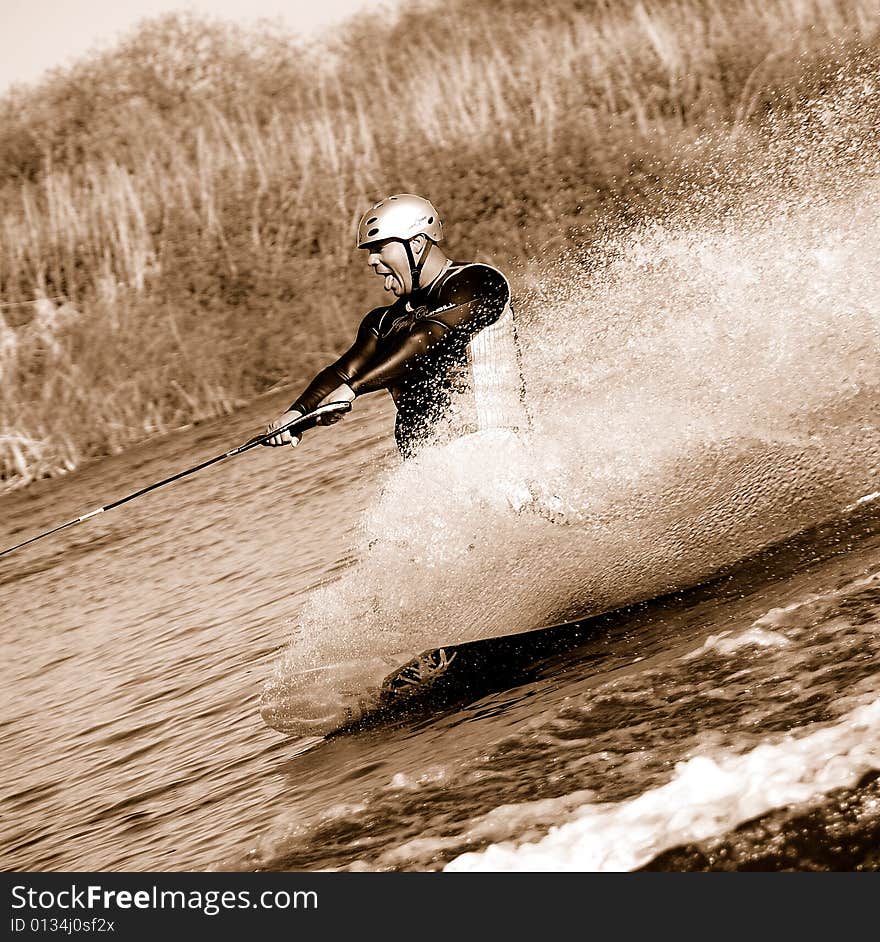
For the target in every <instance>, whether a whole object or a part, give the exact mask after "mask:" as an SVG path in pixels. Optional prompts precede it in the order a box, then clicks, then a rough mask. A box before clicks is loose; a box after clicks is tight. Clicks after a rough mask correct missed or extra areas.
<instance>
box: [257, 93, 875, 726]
mask: <svg viewBox="0 0 880 942" xmlns="http://www.w3.org/2000/svg"><path fill="white" fill-rule="evenodd" d="M851 105H852V103H851V102H850V103H849V106H851ZM841 107H842V106H841ZM811 133H812V132H811ZM836 133H838V134H842V133H843V131H841V130H840V128H839V127H838V131H837V132H836ZM856 139H858V140H860V139H861V138H854V140H856ZM871 140H873V138H872V137H870V136H868V142H869V143H870V141H871ZM833 143H834V146H833V147H830V145H829V147H830V149H831V150H832V151H833V152H834V153H837V152H838V150H839V148H838V146H837V142H836V139H835V142H833ZM865 146H866V147H867V145H865ZM829 147H824V148H823V147H819V146H817V147H815V148H814V149H813V151H810V150H809V149H807V150H806V151H805V150H804V149H803V148H800V149H798V148H794V152H795V153H796V154H802V153H806V154H807V155H808V157H811V158H812V160H813V161H814V162H815V161H819V162H820V163H821V164H822V168H823V170H822V172H821V173H820V172H818V171H817V170H816V171H815V172H814V170H815V168H814V165H813V163H810V162H809V160H808V158H803V157H798V158H797V160H795V161H794V163H793V164H792V163H791V162H789V163H788V164H786V167H785V172H784V174H783V173H782V172H781V171H779V170H778V168H776V169H774V165H773V161H770V164H769V165H767V166H765V167H764V171H763V172H764V174H765V175H764V176H763V177H761V178H760V184H761V185H760V186H756V187H753V189H752V190H751V191H748V192H745V193H744V195H743V196H742V199H741V200H740V203H739V205H738V207H737V208H736V210H735V211H733V210H731V209H730V208H729V207H724V209H723V211H722V210H721V209H719V208H718V207H717V206H716V207H714V208H713V206H712V203H711V200H708V199H707V201H706V206H705V207H704V209H703V211H702V213H701V214H700V215H698V218H693V216H690V217H689V218H687V219H686V220H679V221H675V220H672V221H667V222H666V223H665V224H664V225H662V226H660V225H655V226H649V227H645V228H643V229H641V230H639V231H638V232H636V233H634V234H631V235H630V236H628V237H626V238H623V239H616V240H612V239H609V240H607V241H606V242H605V243H603V244H601V245H599V246H594V247H593V248H592V249H591V257H590V263H589V265H584V264H583V263H582V262H580V261H574V260H570V261H569V262H567V263H564V264H561V265H560V266H558V267H557V269H556V270H555V271H554V272H553V273H552V274H550V275H547V276H545V278H544V279H543V281H542V282H541V284H539V285H538V286H537V287H536V289H535V291H534V292H533V297H532V298H531V300H530V303H529V304H528V306H527V309H522V310H521V312H520V313H521V320H520V323H521V329H520V335H521V341H522V344H523V368H524V371H525V373H526V383H527V388H528V393H529V399H528V404H529V407H530V411H531V413H532V416H533V420H534V424H533V429H532V431H531V432H530V433H529V434H528V436H526V438H525V439H524V440H517V439H516V437H514V436H509V435H507V436H505V435H503V434H502V435H497V434H489V435H478V436H474V437H473V438H471V439H464V440H462V441H460V442H454V443H452V445H450V446H447V447H443V448H434V449H428V450H426V451H424V452H423V453H422V454H421V455H420V456H418V457H417V458H416V459H414V460H413V461H411V462H407V463H406V465H403V466H401V467H399V468H396V469H394V470H393V471H391V472H390V473H388V474H386V476H385V478H384V480H382V481H381V483H380V486H379V490H378V492H377V495H376V499H375V502H374V504H373V506H372V508H371V509H370V510H369V511H368V512H367V514H366V515H365V517H364V519H363V520H362V521H361V527H360V541H359V546H358V548H357V556H358V560H359V561H358V562H357V563H356V564H355V565H354V566H353V567H352V569H350V570H349V571H348V572H347V573H346V574H345V575H344V576H343V577H342V578H341V579H340V580H339V581H338V582H336V583H334V584H332V585H330V586H327V587H325V588H322V589H320V590H318V591H316V592H315V593H314V594H313V595H312V596H311V597H310V599H309V601H308V602H307V604H306V606H305V608H304V610H303V611H302V613H301V616H300V618H299V624H298V625H297V626H296V628H295V630H294V637H293V641H292V644H291V646H290V648H289V650H288V651H287V652H286V653H285V655H284V656H283V658H282V659H281V660H280V662H279V663H278V665H277V666H276V671H275V674H274V676H273V678H272V679H271V680H270V681H269V682H268V684H267V686H266V689H265V691H264V696H263V702H264V717H265V718H266V720H267V722H268V723H270V725H272V726H276V727H278V728H282V729H290V730H297V731H300V730H302V729H304V728H307V727H303V725H302V722H301V721H302V720H303V719H304V718H309V717H311V718H312V719H314V720H315V726H313V727H312V730H313V731H320V729H321V727H322V724H325V723H327V722H336V720H335V719H333V720H328V717H331V716H332V717H337V714H338V710H339V707H340V704H347V707H346V709H350V710H353V711H354V713H355V714H356V713H358V712H361V711H362V710H364V709H368V708H369V704H370V702H371V698H372V697H373V696H374V693H375V687H376V685H377V684H378V683H379V682H380V681H381V679H382V678H383V677H384V676H385V675H386V674H387V673H388V672H389V671H390V670H392V669H393V668H394V667H396V666H398V665H399V664H400V663H402V661H404V660H406V659H408V658H409V657H412V656H413V655H415V654H417V653H418V652H420V651H422V650H424V649H426V648H430V647H434V646H440V645H449V644H454V643H460V642H464V641H468V640H474V639H478V638H486V637H493V636H497V635H501V634H508V633H513V632H519V631H526V630H530V629H533V628H537V627H541V626H543V625H546V624H553V623H555V622H559V621H562V620H567V619H573V618H575V617H581V616H584V615H588V614H592V613H596V612H600V611H607V610H609V609H613V608H617V607H620V606H622V605H625V604H629V603H632V602H635V601H638V600H641V599H647V598H651V597H654V596H656V595H659V594H662V593H665V592H668V591H671V590H674V589H677V588H683V587H685V586H689V585H693V584H695V583H698V582H700V581H702V580H705V579H706V578H707V577H709V576H710V575H712V573H714V572H716V571H717V570H718V569H719V568H721V567H723V566H725V565H728V564H730V563H733V562H735V561H737V560H739V559H742V558H745V557H747V556H749V555H751V554H753V553H755V552H756V551H758V550H759V549H761V548H762V547H765V546H767V545H769V544H771V543H775V542H777V541H779V540H782V539H784V538H786V537H788V536H790V535H792V534H794V533H796V532H798V531H800V530H802V529H804V528H805V527H807V526H810V525H811V524H814V523H816V522H818V521H821V520H823V519H827V518H829V517H832V516H834V515H836V514H839V513H841V512H842V511H843V510H844V508H846V507H847V506H848V505H851V504H852V502H853V501H855V500H857V499H858V498H860V497H861V496H862V495H864V494H867V493H869V492H872V491H876V489H877V477H878V474H877V469H878V467H880V429H878V426H877V421H876V416H877V415H878V414H880V358H878V356H877V338H878V337H880V268H878V266H877V264H876V260H877V258H880V230H878V227H877V225H876V220H877V219H878V218H880V176H878V174H877V169H878V168H877V166H876V163H877V159H876V148H874V149H873V150H866V151H865V154H867V155H868V156H865V155H859V159H858V160H854V159H853V153H852V148H850V149H849V150H848V151H847V152H846V161H845V166H843V167H841V166H840V165H839V163H838V164H837V165H835V164H834V163H833V162H829V160H828V159H827V158H828V155H827V151H828V149H829ZM871 154H874V156H873V157H871V156H870V155H871ZM799 160H800V161H804V160H806V161H807V163H805V164H804V163H801V164H799V163H798V161H799ZM756 172H757V171H756ZM773 173H776V174H777V175H778V180H777V178H775V177H774V176H772V174H773ZM768 175H769V176H768ZM792 180H795V181H796V182H797V185H796V186H793V185H792ZM775 182H778V183H779V186H775V185H774V184H775ZM783 184H784V185H783ZM719 205H720V204H719ZM534 482H538V486H539V488H540V489H541V491H542V493H541V495H540V499H541V500H543V501H544V502H545V503H547V504H552V505H553V506H554V507H555V508H556V509H557V511H558V519H557V521H556V522H554V521H552V520H549V519H545V517H543V516H541V515H540V514H535V513H530V512H528V511H527V510H526V511H523V510H522V509H521V507H522V500H521V498H517V497H515V496H513V497H512V495H517V494H520V495H521V493H522V489H523V486H524V484H529V483H531V484H534ZM517 508H520V509H517ZM560 521H561V522H560ZM304 672H305V673H304ZM306 704H307V706H305V705H306Z"/></svg>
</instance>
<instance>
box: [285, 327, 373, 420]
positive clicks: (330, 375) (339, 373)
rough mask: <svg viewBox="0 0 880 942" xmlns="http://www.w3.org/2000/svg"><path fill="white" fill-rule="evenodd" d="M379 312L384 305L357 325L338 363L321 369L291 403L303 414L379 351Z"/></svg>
mask: <svg viewBox="0 0 880 942" xmlns="http://www.w3.org/2000/svg"><path fill="white" fill-rule="evenodd" d="M379 313H381V309H379V310H378V311H370V313H369V314H368V315H367V316H366V317H365V318H364V320H363V321H362V323H361V326H360V327H359V328H358V332H357V337H356V339H355V342H354V343H353V344H352V345H351V347H349V349H348V350H346V351H345V353H343V354H342V356H341V357H340V358H339V359H338V360H337V361H336V362H335V363H331V364H330V366H327V367H325V368H324V369H323V370H321V372H320V373H318V375H317V376H316V377H315V378H314V379H313V380H312V381H311V382H310V383H309V385H308V386H307V387H306V388H305V389H304V390H303V392H302V393H301V394H300V396H299V398H298V399H297V400H296V401H295V402H294V403H293V404H292V405H291V406H290V409H291V410H293V409H296V410H297V411H299V412H302V413H303V414H305V413H306V412H311V411H312V410H313V409H314V408H315V407H316V406H317V405H318V403H319V402H320V401H321V400H322V399H323V398H324V397H325V396H326V395H327V394H328V393H331V392H333V390H334V389H336V387H337V386H341V385H342V384H343V383H348V384H349V385H351V384H352V382H353V380H354V377H355V376H357V375H358V374H359V373H360V372H362V371H363V370H364V368H365V367H367V365H368V364H369V362H370V360H371V359H372V358H373V357H374V356H375V355H376V348H377V345H378V342H379V335H378V332H377V329H376V326H375V325H376V319H377V314H379ZM352 388H354V387H352Z"/></svg>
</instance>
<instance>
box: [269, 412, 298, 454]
mask: <svg viewBox="0 0 880 942" xmlns="http://www.w3.org/2000/svg"><path fill="white" fill-rule="evenodd" d="M301 415H302V412H300V411H299V410H298V409H290V410H288V411H287V412H285V413H284V415H282V416H280V417H279V418H278V419H277V420H276V421H275V422H273V423H272V424H271V425H267V426H266V434H268V433H269V432H273V431H275V429H276V428H281V426H282V425H287V424H288V422H292V421H293V420H294V419H298V418H299V417H300V416H301ZM301 438H302V436H301V435H291V434H290V432H289V431H284V432H279V433H278V434H277V435H273V436H272V438H270V439H269V441H267V442H263V444H264V445H271V446H272V447H273V448H275V447H277V446H278V445H290V446H292V447H293V448H296V446H297V445H298V444H299V443H300V439H301Z"/></svg>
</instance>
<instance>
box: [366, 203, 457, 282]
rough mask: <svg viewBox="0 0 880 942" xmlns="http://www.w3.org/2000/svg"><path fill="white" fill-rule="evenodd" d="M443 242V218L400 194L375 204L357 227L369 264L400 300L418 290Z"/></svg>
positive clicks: (434, 210)
mask: <svg viewBox="0 0 880 942" xmlns="http://www.w3.org/2000/svg"><path fill="white" fill-rule="evenodd" d="M442 238H443V229H442V227H441V225H440V217H439V216H438V214H437V210H436V209H434V207H433V205H432V204H431V203H430V202H429V201H428V200H426V199H423V198H422V197H421V196H414V195H413V194H412V193H399V194H397V195H396V196H389V197H387V198H386V199H384V200H381V201H380V202H378V203H376V204H375V205H374V206H372V207H371V208H370V209H368V210H367V212H365V213H364V215H363V218H362V219H361V221H360V225H359V226H358V237H357V245H358V248H359V249H365V250H366V251H368V252H369V253H370V255H369V261H368V264H369V265H370V266H371V267H372V268H373V269H374V270H375V271H376V273H377V274H378V275H381V276H382V277H383V278H384V280H385V290H386V291H391V292H392V293H393V294H395V295H396V296H397V297H402V296H404V295H407V294H410V293H411V292H413V291H415V290H417V289H418V287H419V283H420V276H421V274H422V270H423V268H424V266H425V263H426V261H427V260H428V256H429V255H430V254H431V250H432V248H433V247H434V245H436V243H437V242H440V240H441V239H442Z"/></svg>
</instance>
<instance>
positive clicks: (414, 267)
mask: <svg viewBox="0 0 880 942" xmlns="http://www.w3.org/2000/svg"><path fill="white" fill-rule="evenodd" d="M432 244H433V243H432V242H431V240H430V239H429V238H428V237H427V236H425V251H424V252H422V257H421V258H420V259H419V260H418V262H416V258H415V255H413V250H412V246H411V245H410V240H409V239H405V240H403V247H404V248H405V249H406V257H407V259H408V260H409V275H410V278H411V279H412V288H411V289H410V293H412V294H414V293H415V292H416V291H418V290H419V276H420V275H421V273H422V268H423V267H424V264H425V260H426V259H427V258H428V254H429V253H430V251H431V245H432Z"/></svg>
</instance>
